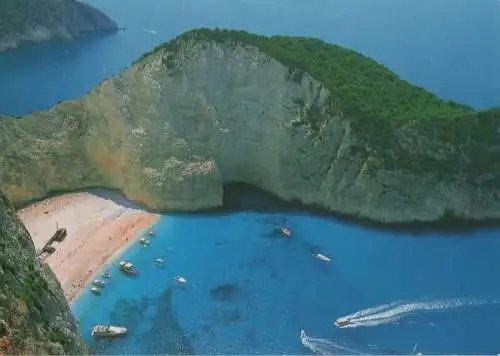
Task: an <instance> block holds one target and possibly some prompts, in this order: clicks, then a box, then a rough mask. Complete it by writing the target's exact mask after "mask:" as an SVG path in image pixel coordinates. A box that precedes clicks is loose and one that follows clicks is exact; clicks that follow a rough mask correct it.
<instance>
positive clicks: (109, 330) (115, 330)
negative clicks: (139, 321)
mask: <svg viewBox="0 0 500 356" xmlns="http://www.w3.org/2000/svg"><path fill="white" fill-rule="evenodd" d="M126 333H127V328H124V327H123V326H114V325H96V326H94V327H93V328H92V336H121V335H125V334H126Z"/></svg>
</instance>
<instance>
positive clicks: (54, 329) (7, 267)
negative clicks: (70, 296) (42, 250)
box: [0, 192, 88, 355]
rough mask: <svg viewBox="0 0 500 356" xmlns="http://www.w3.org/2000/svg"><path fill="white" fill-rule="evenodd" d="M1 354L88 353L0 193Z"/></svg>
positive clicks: (61, 297) (57, 289)
mask: <svg viewBox="0 0 500 356" xmlns="http://www.w3.org/2000/svg"><path fill="white" fill-rule="evenodd" d="M0 286H1V287H0V353H2V354H31V355H41V354H51V355H53V354H71V355H73V354H87V351H88V350H87V346H86V345H85V344H84V343H83V341H82V340H81V339H80V334H79V330H78V326H77V325H76V322H75V319H74V318H73V316H72V314H71V312H70V310H69V306H68V304H67V302H66V299H65V297H64V293H63V291H62V289H61V286H60V284H59V282H58V281H57V279H56V277H55V275H54V274H53V273H52V271H51V270H50V268H49V267H48V266H47V265H46V264H41V263H39V262H38V261H37V259H36V257H35V247H34V245H33V241H32V240H31V237H30V235H29V233H28V231H27V230H26V228H25V227H24V225H23V224H22V223H21V222H20V221H19V220H18V219H17V218H16V215H15V210H14V208H13V207H12V206H11V204H10V203H9V202H8V201H7V199H6V197H5V196H4V195H3V193H2V192H0Z"/></svg>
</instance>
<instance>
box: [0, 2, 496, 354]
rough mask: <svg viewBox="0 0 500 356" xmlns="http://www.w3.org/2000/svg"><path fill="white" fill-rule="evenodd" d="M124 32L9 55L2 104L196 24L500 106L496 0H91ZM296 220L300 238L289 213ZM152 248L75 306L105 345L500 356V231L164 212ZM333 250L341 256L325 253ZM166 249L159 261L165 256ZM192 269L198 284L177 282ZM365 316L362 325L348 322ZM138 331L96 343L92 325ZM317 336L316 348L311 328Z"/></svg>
mask: <svg viewBox="0 0 500 356" xmlns="http://www.w3.org/2000/svg"><path fill="white" fill-rule="evenodd" d="M88 2H89V3H91V4H92V5H95V6H97V7H98V8H100V9H102V10H103V11H105V12H106V13H107V14H108V15H109V16H110V17H112V18H113V19H114V20H116V21H117V23H118V24H119V26H120V27H122V28H124V30H122V31H120V32H118V33H116V34H112V35H108V36H104V37H102V36H92V37H87V38H85V39H82V40H79V41H75V42H68V43H63V42H57V43H45V44H40V45H35V46H30V47H26V48H22V49H20V50H16V51H12V52H9V53H4V54H0V113H4V114H10V115H22V114H25V113H28V112H31V111H34V110H44V109H47V108H49V107H50V106H52V105H53V104H55V103H57V102H58V101H61V100H66V99H71V98H75V97H77V96H79V95H82V94H84V93H85V92H86V91H88V90H89V89H90V88H91V87H92V86H94V85H96V84H97V83H99V82H100V81H102V80H103V79H105V78H107V77H109V76H111V75H113V74H116V73H118V72H119V71H120V70H122V69H123V68H125V67H127V66H129V65H130V63H131V62H132V61H133V60H135V59H136V58H137V57H139V56H140V55H141V54H142V53H143V52H145V51H148V50H150V49H151V48H153V47H154V46H156V45H157V44H159V43H161V42H162V41H166V40H168V39H171V38H173V37H175V36H176V35H178V34H180V33H182V32H183V31H185V30H189V29H191V28H194V27H201V26H205V27H215V26H219V27H230V28H237V29H245V30H248V31H251V32H258V33H263V34H288V35H305V36H314V37H320V38H322V39H324V40H327V41H329V42H333V43H336V44H340V45H343V46H346V47H349V48H353V49H356V50H358V51H360V52H362V53H364V54H366V55H368V56H371V57H373V58H374V59H376V60H378V61H379V62H381V63H383V64H385V65H386V66H388V67H389V68H390V69H392V70H393V71H395V72H396V73H397V74H398V75H400V76H401V77H402V78H403V79H406V80H409V81H410V82H412V83H414V84H416V85H419V86H423V87H425V88H426V89H428V90H430V91H432V92H434V93H436V94H438V95H439V96H441V97H443V98H446V99H454V100H456V101H458V102H461V103H465V104H469V105H472V106H473V107H475V108H485V107H489V106H495V105H500V2H499V1H497V0H432V1H430V0H428V1H425V0H309V1H303V0H272V1H264V0H210V1H208V0H182V1H181V0H141V1H139V0H120V1H117V0H92V1H88ZM280 223H286V224H288V225H289V226H290V227H291V228H292V229H293V238H292V239H291V240H290V241H287V240H284V239H282V238H280V237H278V236H277V235H276V234H275V233H274V229H275V226H276V224H280ZM155 230H156V231H157V237H155V238H153V239H152V244H151V246H148V247H142V246H138V245H137V246H133V247H131V248H130V249H129V250H127V251H126V252H125V254H124V255H123V256H122V258H123V259H129V260H131V261H133V262H134V263H135V264H136V265H137V267H138V268H139V269H140V271H141V275H140V277H139V278H135V279H131V278H127V277H125V276H122V275H120V274H119V273H117V272H116V267H111V271H112V272H114V273H113V278H112V279H111V280H110V282H109V284H108V285H107V286H106V288H105V290H104V292H103V294H102V295H101V296H99V297H96V296H93V295H90V294H84V295H83V296H82V297H81V298H80V299H79V300H77V302H76V303H75V304H74V305H73V309H74V312H75V314H76V315H78V316H79V318H80V320H81V328H82V333H83V336H84V337H85V338H86V339H88V340H89V342H91V343H92V347H93V349H94V352H95V353H107V354H137V353H141V354H146V353H147V354H158V353H160V354H162V353H163V354H164V353H174V354H179V353H198V354H200V353H205V354H206V353H230V354H234V353H238V354H242V353H248V354H269V353H273V354H283V353H292V354H293V353H294V354H299V353H312V352H313V349H314V350H315V351H316V352H317V353H323V354H334V353H343V354H345V353H354V354H355V353H374V354H388V353H389V354H390V353H393V354H395V353H398V354H401V353H406V354H410V353H417V352H422V353H424V354H425V353H460V354H467V353H468V354H481V353H485V354H493V353H498V352H500V338H499V337H498V335H500V304H498V302H499V301H500V267H499V261H500V236H498V235H500V231H499V230H492V229H482V230H477V231H475V232H469V233H465V234H460V235H457V234H454V233H449V232H448V233H444V232H441V233H427V234H423V235H418V236H417V235H414V234H411V233H403V232H401V231H392V232H390V231H381V230H374V229H373V228H369V227H366V226H360V225H353V224H348V223H346V222H340V221H338V220H335V219H333V218H327V217H320V216H317V215H312V214H307V213H303V212H302V213H299V212H295V213H290V212H284V211H283V212H281V213H279V212H278V213H272V212H261V213H256V212H250V211H239V212H235V213H233V214H221V215H216V214H204V215H203V214H202V215H199V214H198V215H182V216H165V217H163V218H162V219H161V221H160V223H159V224H158V225H157V226H156V227H155ZM318 252H321V253H323V254H325V255H327V256H329V257H331V258H332V262H330V263H324V262H322V261H319V260H317V259H315V258H314V254H315V253H318ZM158 257H161V258H164V259H165V260H166V264H165V266H164V267H163V268H158V266H156V265H155V263H154V260H155V259H156V258H158ZM177 274H180V275H182V276H184V277H186V278H187V280H188V283H187V285H185V286H179V285H176V284H175V283H173V277H174V276H175V275H177ZM346 315H351V316H352V317H353V320H354V326H355V327H352V328H341V329H339V328H335V327H334V326H333V321H334V320H335V319H336V318H338V317H340V316H346ZM98 322H112V323H115V324H121V325H125V326H126V327H127V328H129V333H128V335H127V336H126V337H125V338H123V339H121V340H113V341H108V342H102V343H101V342H99V343H95V342H94V341H93V340H91V338H90V329H91V326H92V325H93V324H95V323H98ZM301 329H305V330H306V331H307V334H308V335H309V337H308V338H307V339H306V340H305V343H306V344H307V345H308V346H309V348H307V347H305V346H304V345H303V344H301V342H300V341H299V337H298V335H299V332H300V330H301Z"/></svg>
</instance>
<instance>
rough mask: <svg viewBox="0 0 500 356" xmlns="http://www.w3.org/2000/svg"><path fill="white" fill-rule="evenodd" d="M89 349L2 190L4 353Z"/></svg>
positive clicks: (0, 336)
mask: <svg viewBox="0 0 500 356" xmlns="http://www.w3.org/2000/svg"><path fill="white" fill-rule="evenodd" d="M1 4H2V2H1V1H0V6H1ZM87 351H88V348H87V346H86V345H85V344H84V342H83V341H82V340H81V338H80V331H79V329H78V326H77V323H76V321H75V319H74V317H73V315H72V313H71V311H70V309H69V306H68V303H67V301H66V298H65V297H64V293H63V291H62V289H61V285H60V283H59V282H58V281H57V280H56V278H55V276H54V274H53V273H52V271H51V269H50V268H49V267H48V265H46V264H45V263H40V262H39V261H38V260H37V258H36V254H35V247H34V245H33V241H32V240H31V237H30V235H29V233H28V231H27V230H26V228H25V227H24V225H23V224H22V223H21V221H20V220H19V219H18V218H17V217H16V212H15V210H14V208H13V207H12V206H11V205H10V203H9V202H8V201H7V199H6V198H5V196H4V195H3V193H2V192H0V354H28V355H29V354H31V355H37V354H38V355H40V354H72V355H76V354H85V353H87Z"/></svg>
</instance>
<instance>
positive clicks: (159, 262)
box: [155, 258, 165, 265]
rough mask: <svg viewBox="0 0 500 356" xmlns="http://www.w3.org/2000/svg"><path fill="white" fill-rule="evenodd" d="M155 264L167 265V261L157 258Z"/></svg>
mask: <svg viewBox="0 0 500 356" xmlns="http://www.w3.org/2000/svg"><path fill="white" fill-rule="evenodd" d="M155 262H156V264H157V265H162V264H164V263H165V261H164V260H163V258H157V259H156V261H155Z"/></svg>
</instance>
